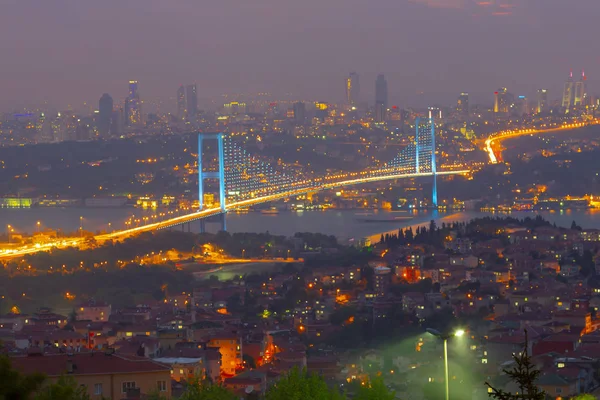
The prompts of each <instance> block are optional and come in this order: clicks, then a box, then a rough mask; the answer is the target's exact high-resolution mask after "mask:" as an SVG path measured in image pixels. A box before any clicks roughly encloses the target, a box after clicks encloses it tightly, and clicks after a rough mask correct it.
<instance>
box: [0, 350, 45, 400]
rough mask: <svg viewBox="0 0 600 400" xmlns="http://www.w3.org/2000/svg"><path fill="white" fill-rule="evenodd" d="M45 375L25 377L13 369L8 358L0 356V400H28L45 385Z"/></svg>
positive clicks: (37, 374) (36, 374)
mask: <svg viewBox="0 0 600 400" xmlns="http://www.w3.org/2000/svg"><path fill="white" fill-rule="evenodd" d="M44 380H45V377H44V375H43V374H40V373H34V374H31V375H23V374H21V373H20V372H19V371H17V370H15V369H13V368H12V365H11V364H10V360H9V358H8V357H6V356H0V382H1V383H2V384H0V399H10V400H28V399H29V398H31V395H32V394H33V393H34V392H36V391H37V390H38V389H39V388H40V387H41V386H42V384H43V383H44Z"/></svg>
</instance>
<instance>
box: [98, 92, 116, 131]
mask: <svg viewBox="0 0 600 400" xmlns="http://www.w3.org/2000/svg"><path fill="white" fill-rule="evenodd" d="M112 114H113V99H112V97H110V95H109V94H108V93H104V94H103V95H102V97H100V101H99V102H98V122H97V124H96V125H97V126H98V132H99V133H100V136H103V137H107V136H109V134H110V133H111V132H110V126H111V121H112V116H113V115H112Z"/></svg>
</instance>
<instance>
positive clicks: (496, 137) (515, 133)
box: [485, 119, 600, 164]
mask: <svg viewBox="0 0 600 400" xmlns="http://www.w3.org/2000/svg"><path fill="white" fill-rule="evenodd" d="M599 123H600V120H598V119H594V120H592V121H589V122H578V123H572V124H564V125H562V126H558V127H556V128H548V129H533V128H532V129H518V130H510V131H502V132H497V133H494V134H492V135H490V136H489V137H488V139H487V140H486V141H485V151H486V152H487V154H488V157H489V159H490V163H492V164H497V163H498V160H499V159H502V153H501V150H500V149H499V148H498V149H496V151H494V144H495V143H496V144H500V143H501V142H502V141H504V140H506V139H512V138H516V137H519V136H526V135H540V134H544V133H552V132H561V131H568V130H573V129H577V128H583V127H586V126H590V125H598V124H599ZM496 152H498V154H497V153H496Z"/></svg>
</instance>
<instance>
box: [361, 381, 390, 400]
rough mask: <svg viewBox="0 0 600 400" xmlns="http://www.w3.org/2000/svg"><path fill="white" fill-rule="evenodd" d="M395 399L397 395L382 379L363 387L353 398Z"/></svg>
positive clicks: (372, 399) (364, 399) (369, 399)
mask: <svg viewBox="0 0 600 400" xmlns="http://www.w3.org/2000/svg"><path fill="white" fill-rule="evenodd" d="M395 398H396V393H395V392H394V391H391V390H389V389H388V388H387V387H386V386H385V384H384V383H383V379H382V378H381V377H378V378H375V379H373V380H372V381H370V382H369V383H368V384H367V385H365V386H361V387H360V388H359V389H358V391H357V393H356V396H354V397H353V399H354V400H394V399H395Z"/></svg>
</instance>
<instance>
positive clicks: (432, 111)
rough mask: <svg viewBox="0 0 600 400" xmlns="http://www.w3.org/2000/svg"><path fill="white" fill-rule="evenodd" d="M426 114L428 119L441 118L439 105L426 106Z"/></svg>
mask: <svg viewBox="0 0 600 400" xmlns="http://www.w3.org/2000/svg"><path fill="white" fill-rule="evenodd" d="M427 115H428V117H429V119H432V118H434V119H435V118H437V119H440V120H441V119H442V109H441V108H439V107H427Z"/></svg>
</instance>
